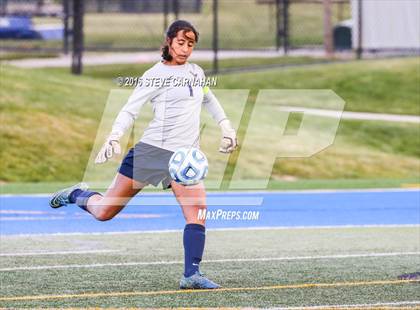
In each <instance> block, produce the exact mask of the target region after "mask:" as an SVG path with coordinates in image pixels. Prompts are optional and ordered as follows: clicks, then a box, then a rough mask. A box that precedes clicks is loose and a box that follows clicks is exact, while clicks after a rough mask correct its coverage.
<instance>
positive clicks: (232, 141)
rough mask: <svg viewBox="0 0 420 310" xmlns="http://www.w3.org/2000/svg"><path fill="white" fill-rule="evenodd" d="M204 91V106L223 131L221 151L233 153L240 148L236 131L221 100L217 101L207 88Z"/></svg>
mask: <svg viewBox="0 0 420 310" xmlns="http://www.w3.org/2000/svg"><path fill="white" fill-rule="evenodd" d="M203 91H204V99H203V105H204V106H205V108H206V109H207V111H208V112H209V113H210V114H211V116H212V117H213V119H214V120H215V121H216V122H217V123H218V124H219V126H220V128H221V130H222V140H221V142H220V148H219V151H220V152H222V153H232V152H233V151H234V150H235V149H236V147H237V146H238V141H237V138H236V131H235V129H233V128H232V125H231V123H230V121H229V119H228V118H227V116H226V114H225V111H224V110H223V108H222V106H221V105H220V102H219V100H217V98H216V96H215V95H214V94H213V92H212V91H211V90H210V88H209V87H207V86H206V87H204V89H203Z"/></svg>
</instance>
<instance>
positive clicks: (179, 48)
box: [169, 30, 195, 65]
mask: <svg viewBox="0 0 420 310" xmlns="http://www.w3.org/2000/svg"><path fill="white" fill-rule="evenodd" d="M194 46H195V34H194V32H192V31H183V30H181V31H178V33H177V35H176V37H175V38H173V39H172V43H171V45H170V46H169V53H170V54H171V56H172V61H171V62H170V63H172V64H177V65H183V64H184V63H185V62H186V61H187V59H188V57H190V55H191V53H192V51H193V49H194Z"/></svg>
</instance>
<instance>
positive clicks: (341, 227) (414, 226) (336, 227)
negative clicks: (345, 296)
mask: <svg viewBox="0 0 420 310" xmlns="http://www.w3.org/2000/svg"><path fill="white" fill-rule="evenodd" d="M349 228H419V229H420V224H371V225H324V226H262V227H232V228H208V229H206V231H255V230H301V229H349ZM183 231H184V230H183V229H162V230H130V231H106V232H69V233H39V234H11V235H6V234H5V235H2V236H1V237H2V238H3V239H5V238H15V237H23V238H26V237H47V236H48V237H60V236H102V235H105V236H108V235H136V234H166V233H181V232H183Z"/></svg>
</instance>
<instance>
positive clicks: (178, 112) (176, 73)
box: [112, 62, 226, 151]
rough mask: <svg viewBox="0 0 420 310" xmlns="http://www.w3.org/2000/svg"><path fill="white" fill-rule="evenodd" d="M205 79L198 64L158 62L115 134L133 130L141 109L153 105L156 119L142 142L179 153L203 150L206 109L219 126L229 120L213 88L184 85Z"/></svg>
mask: <svg viewBox="0 0 420 310" xmlns="http://www.w3.org/2000/svg"><path fill="white" fill-rule="evenodd" d="M192 79H195V81H200V80H201V79H205V75H204V72H203V70H202V69H201V68H200V67H199V66H198V65H196V64H192V63H186V64H184V65H175V66H169V65H165V64H163V63H162V62H158V63H157V64H155V65H154V66H153V67H152V68H150V69H149V70H147V71H146V72H145V73H144V74H143V76H142V78H141V83H139V85H138V86H137V87H136V88H135V90H134V91H133V93H132V94H131V96H130V97H129V99H128V101H127V103H126V104H125V105H124V107H123V108H122V109H121V111H120V113H119V114H118V116H117V118H116V120H115V122H114V125H113V127H112V131H113V132H120V133H124V132H126V131H127V130H128V129H131V128H132V126H133V123H134V120H135V119H136V118H137V117H138V115H139V112H140V109H141V107H142V106H143V105H144V104H145V103H147V102H148V101H150V102H151V104H152V105H153V113H154V118H153V120H152V121H151V122H150V123H149V125H148V127H147V128H146V129H145V131H144V134H143V136H142V138H141V139H140V141H142V142H144V143H147V144H150V145H154V146H156V147H160V148H163V149H166V150H170V151H175V150H176V149H178V148H180V147H190V146H195V147H198V146H199V131H200V112H201V106H202V105H204V106H205V107H206V109H207V110H208V111H209V113H210V114H211V115H212V117H213V119H214V120H215V121H216V122H218V123H219V122H220V121H221V120H223V119H225V118H226V115H225V112H224V110H223V108H222V107H221V105H220V103H219V101H218V100H217V98H216V97H215V96H214V94H213V93H212V92H211V90H210V89H209V88H206V90H204V89H203V86H202V85H200V83H196V84H197V85H194V84H193V85H183V84H182V83H183V82H182V81H186V80H192Z"/></svg>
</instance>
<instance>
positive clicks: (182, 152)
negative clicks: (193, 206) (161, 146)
mask: <svg viewBox="0 0 420 310" xmlns="http://www.w3.org/2000/svg"><path fill="white" fill-rule="evenodd" d="M208 167H209V163H208V161H207V158H206V155H204V153H203V152H201V151H200V150H199V149H197V148H195V147H191V148H180V149H177V150H176V151H175V152H174V153H173V154H172V156H171V159H169V174H170V175H171V177H172V179H174V180H175V181H176V182H177V183H180V184H183V185H194V184H197V183H199V182H200V181H201V180H203V179H204V178H205V177H206V176H207V173H208Z"/></svg>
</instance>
